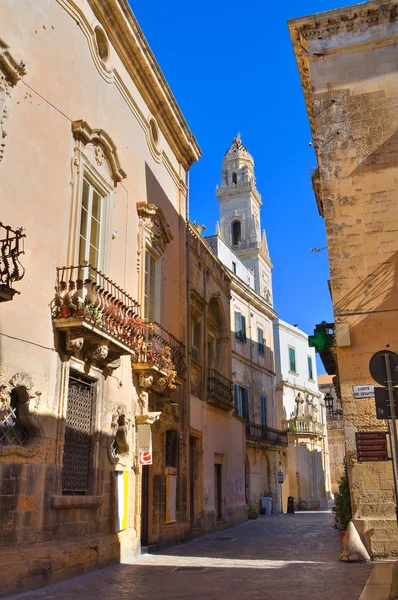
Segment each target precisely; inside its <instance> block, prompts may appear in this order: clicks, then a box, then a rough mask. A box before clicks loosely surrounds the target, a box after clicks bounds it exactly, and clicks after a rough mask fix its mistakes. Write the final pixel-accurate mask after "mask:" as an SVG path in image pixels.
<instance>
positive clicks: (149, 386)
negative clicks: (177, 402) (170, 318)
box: [131, 323, 187, 396]
mask: <svg viewBox="0 0 398 600" xmlns="http://www.w3.org/2000/svg"><path fill="white" fill-rule="evenodd" d="M131 366H132V369H133V372H136V373H137V374H138V381H139V386H140V388H142V389H144V390H147V391H151V392H157V393H158V394H162V395H164V396H167V395H169V394H170V393H172V392H173V391H174V390H175V389H176V386H177V385H180V384H181V383H182V382H183V380H184V376H185V373H186V370H187V368H186V365H185V346H184V344H183V343H182V342H181V341H180V340H179V339H178V338H177V337H176V336H175V335H173V334H172V333H170V331H168V330H167V329H165V328H164V327H162V325H160V323H149V324H147V326H146V328H145V332H144V335H143V338H142V341H141V343H140V344H139V345H138V346H137V348H136V351H135V352H134V353H133V354H132V355H131Z"/></svg>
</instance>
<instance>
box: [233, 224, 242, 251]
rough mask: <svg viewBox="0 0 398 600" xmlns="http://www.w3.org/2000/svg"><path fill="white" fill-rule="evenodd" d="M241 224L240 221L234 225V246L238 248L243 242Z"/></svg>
mask: <svg viewBox="0 0 398 600" xmlns="http://www.w3.org/2000/svg"><path fill="white" fill-rule="evenodd" d="M241 235H242V233H241V224H240V221H234V222H233V223H232V245H233V246H237V245H238V244H239V243H240V240H241Z"/></svg>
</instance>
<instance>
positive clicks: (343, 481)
mask: <svg viewBox="0 0 398 600" xmlns="http://www.w3.org/2000/svg"><path fill="white" fill-rule="evenodd" d="M332 512H333V513H334V526H335V527H336V529H347V527H348V523H349V522H350V521H351V518H352V512H351V498H350V483H349V481H348V470H347V459H346V458H344V473H343V475H342V476H341V478H340V481H339V493H338V494H336V499H335V506H333V508H332Z"/></svg>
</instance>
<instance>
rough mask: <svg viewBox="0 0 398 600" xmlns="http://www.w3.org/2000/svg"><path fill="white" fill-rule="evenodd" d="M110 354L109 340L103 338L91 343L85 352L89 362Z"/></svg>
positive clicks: (103, 358)
mask: <svg viewBox="0 0 398 600" xmlns="http://www.w3.org/2000/svg"><path fill="white" fill-rule="evenodd" d="M108 354H109V342H108V341H106V340H101V341H100V342H98V343H95V344H90V345H89V346H88V347H87V348H86V349H85V352H84V357H85V359H86V360H87V362H91V361H98V360H105V359H106V358H107V357H108Z"/></svg>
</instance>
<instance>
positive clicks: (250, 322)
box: [206, 136, 287, 511]
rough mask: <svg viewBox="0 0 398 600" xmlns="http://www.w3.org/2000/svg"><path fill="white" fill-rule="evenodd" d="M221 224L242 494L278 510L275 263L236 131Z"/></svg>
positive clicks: (218, 241) (227, 160) (211, 240)
mask: <svg viewBox="0 0 398 600" xmlns="http://www.w3.org/2000/svg"><path fill="white" fill-rule="evenodd" d="M217 197H218V201H219V206H220V223H219V224H218V223H217V228H216V235H214V236H209V237H206V241H207V242H208V244H209V246H210V247H211V249H212V250H213V252H214V253H215V254H216V255H217V256H218V257H219V259H220V260H221V262H222V263H223V264H224V265H225V266H226V267H227V268H228V269H229V273H230V277H231V311H230V312H231V328H230V331H231V350H232V377H233V381H234V398H235V410H236V413H237V414H238V416H239V417H240V418H241V419H242V420H243V422H244V424H245V433H246V477H245V482H246V485H245V496H246V499H247V501H248V502H250V503H253V504H255V505H256V506H257V508H260V498H261V497H262V496H268V497H272V498H273V500H274V503H273V505H274V510H275V511H279V510H280V497H279V490H280V487H279V485H278V483H277V473H278V470H279V462H280V458H281V455H282V454H281V453H282V452H283V451H284V450H285V448H286V446H287V435H286V433H285V432H284V431H282V430H281V426H280V422H279V421H278V415H277V410H276V397H275V367H274V336H273V328H272V322H273V320H274V319H275V318H276V312H275V311H274V309H273V306H272V302H273V299H272V278H271V270H272V263H271V260H270V255H269V251H268V246H267V240H266V234H265V231H263V232H262V233H261V227H260V207H261V204H262V202H261V196H260V194H259V192H258V190H257V187H256V182H255V176H254V160H253V157H252V156H251V155H250V153H249V152H248V150H247V148H246V147H245V146H244V144H243V143H242V141H241V139H240V137H239V136H237V137H236V138H235V139H234V140H233V141H232V144H231V146H230V147H229V148H228V150H227V152H226V153H225V156H224V158H223V163H222V173H221V185H220V186H219V187H218V188H217Z"/></svg>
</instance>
